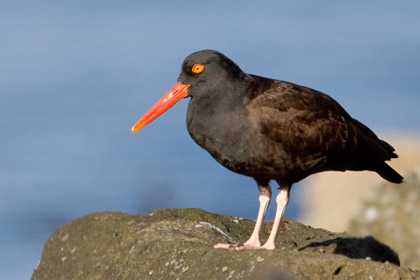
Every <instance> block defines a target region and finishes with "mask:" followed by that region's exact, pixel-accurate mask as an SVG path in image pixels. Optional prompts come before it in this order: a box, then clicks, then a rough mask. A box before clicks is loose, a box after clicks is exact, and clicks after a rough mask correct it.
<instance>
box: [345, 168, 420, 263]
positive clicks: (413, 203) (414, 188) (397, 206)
mask: <svg viewBox="0 0 420 280" xmlns="http://www.w3.org/2000/svg"><path fill="white" fill-rule="evenodd" d="M349 232H350V233H351V234H355V235H360V236H365V235H372V236H374V237H375V238H377V239H378V240H380V241H381V242H384V243H386V244H388V245H390V246H391V247H392V248H393V249H394V250H395V251H396V252H397V253H398V255H399V256H400V260H401V265H402V266H408V267H411V268H415V269H420V166H419V167H418V168H417V169H415V170H414V171H413V172H411V173H409V174H408V175H406V176H405V182H404V183H403V184H401V185H395V184H390V183H385V184H383V185H381V186H380V187H379V188H375V189H373V190H372V191H370V192H368V193H366V195H365V198H364V199H363V200H362V202H361V203H360V206H359V207H358V209H357V210H356V213H355V215H354V217H353V218H352V219H351V221H350V226H349Z"/></svg>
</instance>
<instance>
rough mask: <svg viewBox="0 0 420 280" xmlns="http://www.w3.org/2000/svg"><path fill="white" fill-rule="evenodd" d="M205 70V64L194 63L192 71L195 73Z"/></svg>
mask: <svg viewBox="0 0 420 280" xmlns="http://www.w3.org/2000/svg"><path fill="white" fill-rule="evenodd" d="M203 70H204V65H203V64H194V66H193V67H192V69H191V72H193V73H196V74H198V73H201V72H203Z"/></svg>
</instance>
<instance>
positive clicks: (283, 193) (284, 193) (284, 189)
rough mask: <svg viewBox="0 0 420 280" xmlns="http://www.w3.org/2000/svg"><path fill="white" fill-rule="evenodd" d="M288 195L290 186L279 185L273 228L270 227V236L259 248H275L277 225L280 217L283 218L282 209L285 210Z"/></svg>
mask: <svg viewBox="0 0 420 280" xmlns="http://www.w3.org/2000/svg"><path fill="white" fill-rule="evenodd" d="M289 196H290V186H280V193H279V194H278V195H277V197H276V203H277V210H276V216H275V218H274V222H273V228H272V229H271V233H270V236H269V237H268V239H267V241H266V242H265V244H264V245H263V246H262V247H261V248H263V249H267V250H273V249H274V248H276V244H275V242H276V238H277V233H278V231H279V226H280V223H281V219H282V218H283V215H284V211H285V210H286V207H287V205H288V204H289Z"/></svg>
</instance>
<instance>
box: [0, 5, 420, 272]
mask: <svg viewBox="0 0 420 280" xmlns="http://www.w3.org/2000/svg"><path fill="white" fill-rule="evenodd" d="M419 12H420V2H418V1H403V2H396V1H351V2H345V3H344V2H338V1H323V2H318V1H209V2H198V1H182V2H179V1H97V0H95V1H1V2H0V131H1V132H0V133H1V137H0V139H1V140H0V141H1V142H0V143H1V145H0V192H1V195H0V224H1V227H0V271H1V272H2V277H4V279H28V278H30V276H31V274H32V272H33V269H35V268H36V266H37V262H38V260H39V259H40V257H41V253H42V247H43V245H44V243H45V241H46V240H47V238H48V236H49V235H50V234H52V232H53V231H54V230H55V229H56V228H57V227H58V226H60V225H63V224H65V223H67V222H69V221H71V220H72V219H75V218H77V217H81V216H83V215H86V214H88V213H92V212H100V211H123V212H128V213H132V214H142V213H146V212H149V211H153V210H154V209H156V208H170V207H180V208H185V207H200V208H202V209H204V210H207V211H211V212H216V213H223V214H230V215H236V216H242V217H246V218H251V219H255V217H256V212H257V209H258V199H257V197H258V190H257V187H256V184H255V182H254V181H253V180H252V179H249V178H246V177H243V176H240V175H237V174H234V173H232V172H230V171H228V170H227V169H225V168H223V167H221V166H219V165H218V163H216V162H215V161H214V160H213V159H212V158H211V157H210V156H209V155H208V154H207V152H206V151H204V150H202V149H201V148H199V147H198V146H197V145H196V144H195V143H194V142H193V141H192V139H191V138H190V136H189V135H188V132H187V130H186V128H185V113H186V107H187V104H188V102H187V100H184V101H181V102H179V103H178V104H177V105H176V106H175V107H174V108H173V109H171V110H170V111H169V112H167V113H166V114H165V115H164V116H162V117H160V118H159V119H158V120H156V121H155V122H154V123H153V124H151V125H149V126H148V127H147V128H145V129H144V130H142V131H141V132H140V133H138V134H136V135H132V134H131V131H130V128H131V126H132V125H133V124H134V123H135V122H136V121H137V120H138V118H139V117H140V116H141V115H142V114H143V113H145V112H146V111H147V110H148V109H149V108H150V107H151V106H152V105H153V104H154V103H155V102H156V101H157V100H158V99H159V98H160V97H161V96H162V95H163V94H164V93H166V92H167V91H168V90H169V89H170V88H172V86H173V85H174V84H175V82H176V79H177V77H178V74H179V70H180V65H181V62H182V61H183V59H184V58H185V57H186V56H187V55H188V54H190V53H191V52H194V51H197V50H200V49H208V48H210V49H216V50H219V51H221V52H222V53H225V54H226V55H227V56H229V57H230V58H231V59H233V60H234V61H235V62H237V63H238V64H239V65H240V66H241V68H242V69H243V70H244V71H246V72H249V73H253V74H258V75H262V76H267V77H272V78H278V79H282V80H287V81H292V82H295V83H299V84H303V85H306V86H309V87H312V88H315V89H318V90H321V91H323V92H326V93H328V94H329V95H331V96H333V97H334V98H335V99H336V100H338V101H339V102H340V103H341V104H342V105H343V106H344V107H345V108H346V109H347V110H348V112H349V113H350V114H352V116H353V117H355V118H357V119H359V120H361V121H362V122H364V123H365V124H367V125H368V126H370V127H371V128H373V129H374V130H377V131H378V132H379V134H380V132H381V131H385V130H392V131H397V132H398V131H409V132H412V131H415V132H419V131H420V109H419V106H420V94H419V90H420V79H419V73H420V17H419ZM297 192H299V184H297V186H296V187H295V188H294V189H293V192H292V202H291V205H290V206H289V208H288V212H287V213H286V216H287V217H288V218H296V217H298V215H299V205H298V204H297V203H296V201H295V200H294V199H293V197H294V195H295V194H296V193H297ZM269 211H270V213H269V215H268V217H267V219H272V217H273V214H274V209H273V207H272V208H270V210H269Z"/></svg>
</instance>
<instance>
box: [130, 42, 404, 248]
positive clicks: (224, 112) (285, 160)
mask: <svg viewBox="0 0 420 280" xmlns="http://www.w3.org/2000/svg"><path fill="white" fill-rule="evenodd" d="M184 97H190V98H191V100H190V103H189V105H188V112H187V128H188V131H189V133H190V135H191V137H192V138H193V139H194V140H195V141H196V142H197V143H198V145H200V146H201V147H203V148H204V149H205V150H207V151H208V152H209V153H210V154H211V155H212V156H213V157H214V158H215V159H216V160H217V161H218V162H219V163H221V164H222V165H223V166H225V167H226V168H228V169H230V170H232V171H234V172H237V173H240V174H243V175H246V176H250V177H252V178H254V179H255V181H256V182H257V183H258V188H259V190H260V197H259V201H260V208H259V211H258V217H257V220H256V224H255V228H254V231H253V233H252V234H251V237H250V238H249V239H248V241H247V242H245V243H244V244H241V245H238V246H236V247H232V245H231V244H217V245H216V246H215V248H224V249H231V248H236V249H260V248H263V249H274V248H275V240H276V236H277V232H278V228H279V226H280V221H281V219H282V217H283V214H284V211H285V209H286V207H287V204H288V202H289V193H290V188H291V186H292V184H293V183H295V182H297V181H299V180H302V179H303V178H305V177H307V176H309V175H311V174H314V173H317V172H322V171H326V170H337V171H346V170H355V171H361V170H370V171H374V172H376V173H378V174H379V175H380V176H382V177H383V178H384V179H386V180H388V181H390V182H393V183H401V182H402V180H403V178H402V176H401V175H400V174H398V173H397V172H396V171H395V170H394V169H392V168H391V167H390V166H389V165H387V164H386V163H385V161H388V160H390V159H391V158H396V157H397V154H395V152H394V151H395V150H394V148H393V147H392V146H391V145H390V144H388V143H387V142H385V141H383V140H381V139H379V138H378V137H377V136H376V135H375V133H373V132H372V130H370V129H369V128H368V127H367V126H365V125H364V124H362V123H361V122H359V121H357V120H356V119H353V118H352V117H351V116H350V115H349V114H348V113H347V112H346V111H345V110H344V109H343V107H341V106H340V104H338V103H337V101H335V100H334V99H333V98H331V97H330V96H328V95H326V94H324V93H322V92H319V91H316V90H314V89H311V88H308V87H304V86H300V85H297V84H293V83H289V82H285V81H279V80H273V79H268V78H264V77H260V76H256V75H251V74H246V73H245V72H243V71H242V70H241V69H240V68H239V66H238V65H236V64H235V63H234V62H233V61H232V60H230V59H229V58H227V57H226V56H224V55H223V54H221V53H219V52H217V51H212V50H204V51H199V52H196V53H193V54H191V55H189V56H188V57H187V58H186V59H185V60H184V62H183V64H182V69H181V74H180V76H179V78H178V83H177V84H176V85H175V86H174V88H173V89H171V90H170V91H169V92H168V93H167V94H166V95H165V96H164V97H163V98H162V99H161V100H160V101H159V102H158V103H156V105H155V106H153V107H152V108H151V109H150V110H149V112H148V113H146V115H144V116H143V117H142V118H141V119H140V120H139V121H138V122H137V123H136V125H135V126H134V127H133V128H132V131H133V132H136V131H138V130H140V129H141V128H142V127H144V126H146V125H147V124H148V123H150V122H151V121H153V120H154V119H155V118H156V117H158V116H159V115H160V114H162V113H163V112H165V111H166V110H167V109H169V108H170V107H171V106H173V105H174V104H175V103H176V102H178V101H179V100H181V99H182V98H184ZM271 179H274V180H276V181H277V182H278V183H279V185H280V192H279V194H278V195H277V197H276V203H277V210H276V216H275V218H274V222H273V229H272V231H271V233H270V236H269V237H268V240H267V242H266V243H265V244H264V245H262V246H261V244H260V240H259V234H260V230H261V225H262V223H263V222H264V217H265V213H266V210H267V207H268V205H269V203H270V200H271V194H272V191H271V187H270V185H269V181H270V180H271Z"/></svg>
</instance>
